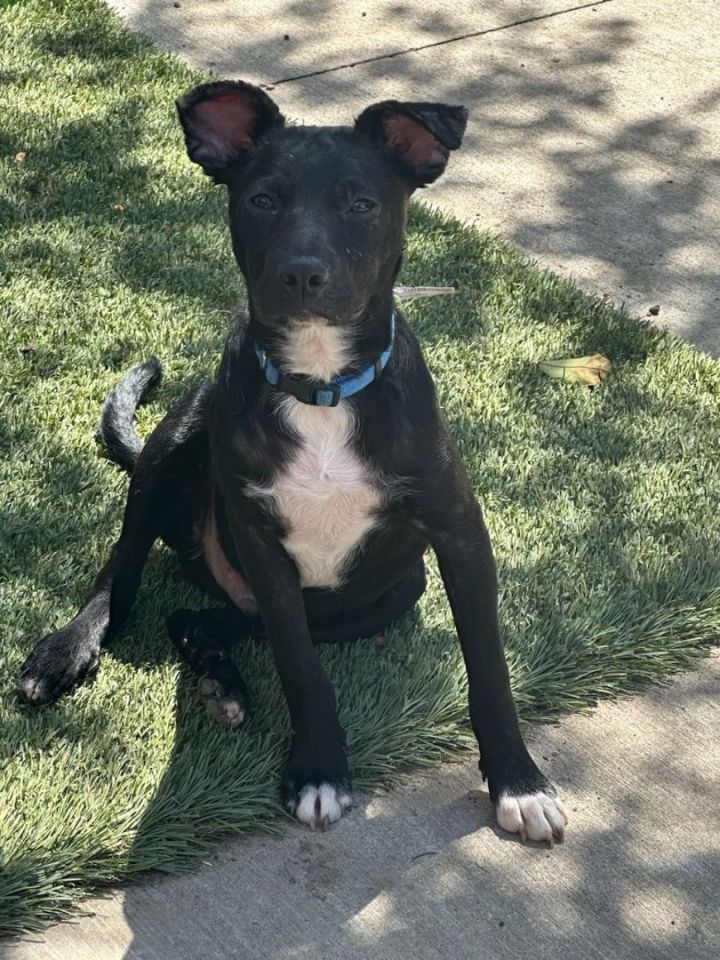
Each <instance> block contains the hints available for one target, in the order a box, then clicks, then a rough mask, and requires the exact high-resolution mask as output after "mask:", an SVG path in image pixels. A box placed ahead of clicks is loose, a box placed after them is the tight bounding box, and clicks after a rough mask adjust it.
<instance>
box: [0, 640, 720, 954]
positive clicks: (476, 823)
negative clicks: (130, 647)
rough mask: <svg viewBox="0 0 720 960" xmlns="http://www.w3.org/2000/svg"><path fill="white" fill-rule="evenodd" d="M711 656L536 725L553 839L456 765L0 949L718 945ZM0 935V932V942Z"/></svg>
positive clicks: (240, 845)
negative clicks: (552, 797)
mask: <svg viewBox="0 0 720 960" xmlns="http://www.w3.org/2000/svg"><path fill="white" fill-rule="evenodd" d="M719 684H720V658H718V657H717V656H716V657H713V658H712V659H711V660H709V661H706V662H704V663H703V664H702V665H701V666H700V667H699V668H698V669H697V670H695V671H693V672H692V673H688V674H685V675H684V676H682V677H680V678H679V679H677V680H676V681H675V682H674V683H673V684H672V685H671V686H670V687H668V688H666V689H662V690H655V691H653V692H652V693H649V694H647V695H645V696H643V697H636V698H634V699H632V700H630V699H627V700H622V701H620V702H618V703H615V704H610V703H605V704H602V705H601V706H600V707H599V708H598V709H597V710H596V711H595V712H594V713H593V714H592V715H586V716H577V715H575V716H572V717H567V718H565V719H563V721H562V723H560V724H559V725H557V726H554V727H536V728H534V730H533V731H532V732H531V736H530V746H531V749H532V750H533V752H534V753H535V755H536V756H537V757H538V758H542V762H543V766H544V768H545V769H546V770H547V772H548V773H550V774H551V775H552V776H553V777H554V778H555V779H556V780H557V781H558V782H559V783H560V784H561V785H562V791H563V796H564V797H565V799H566V801H567V809H568V813H569V816H570V826H569V831H568V836H567V840H566V841H565V843H564V844H563V845H562V846H560V847H555V849H553V850H547V849H545V848H543V847H540V846H530V845H527V846H524V845H522V844H521V843H520V842H519V841H517V840H514V839H512V838H509V837H508V836H507V835H499V834H498V833H497V831H496V830H495V828H494V827H493V825H492V811H491V807H490V802H489V800H488V797H487V793H486V791H485V790H484V789H483V788H481V785H480V778H479V776H478V771H477V767H476V765H475V764H474V763H466V764H453V765H448V766H445V767H443V768H441V769H437V770H434V771H432V772H431V773H427V774H423V775H418V776H414V777H413V778H412V779H411V780H410V781H409V782H408V783H407V785H405V786H403V787H400V788H398V789H396V790H394V791H393V792H392V793H390V794H388V795H386V796H382V795H376V796H369V797H368V796H366V797H360V798H359V803H358V805H357V807H356V808H355V809H354V810H353V812H352V814H351V815H350V816H348V817H346V818H345V819H344V820H342V821H341V822H340V823H339V824H337V825H336V826H335V827H334V828H333V829H332V830H330V831H328V832H327V833H325V834H313V833H310V832H309V831H308V830H307V829H305V828H304V827H300V826H299V825H297V826H294V825H291V826H289V827H288V829H287V832H286V833H285V834H284V835H283V836H282V837H279V838H266V837H248V838H245V839H242V840H237V841H234V842H226V843H224V844H223V845H222V846H221V847H220V848H219V849H218V851H217V853H216V854H215V855H213V856H212V857H211V858H210V859H209V860H208V861H207V862H206V863H205V865H203V866H200V867H199V868H198V869H197V870H196V871H195V872H193V873H192V874H189V875H188V876H185V877H181V878H169V879H168V878H164V879H162V878H161V879H154V880H151V881H150V882H145V883H138V884H133V885H130V886H128V887H126V888H125V889H124V890H121V891H116V892H114V893H113V894H112V895H111V896H109V897H108V898H106V899H102V900H99V899H98V900H92V901H90V902H88V903H87V904H86V905H85V909H86V910H87V911H88V915H87V916H86V917H84V918H83V919H81V920H80V921H79V922H76V923H65V924H60V925H58V926H55V927H52V928H51V929H50V930H49V931H48V932H47V933H46V934H44V935H43V936H41V937H32V938H28V939H27V940H26V941H24V942H22V943H20V944H18V945H15V946H9V945H8V946H6V948H5V949H6V953H2V954H1V955H2V956H3V958H4V960H121V958H123V960H411V958H412V960H438V958H447V960H481V958H485V957H488V958H490V957H492V958H497V960H517V958H519V957H532V958H533V960H717V958H718V956H720V917H719V916H718V909H717V904H718V884H719V881H720V809H719V807H718V782H719V781H720V749H719V748H718V726H719V723H720V705H719V704H718V696H717V694H718V686H719ZM1 951H2V947H0V953H1Z"/></svg>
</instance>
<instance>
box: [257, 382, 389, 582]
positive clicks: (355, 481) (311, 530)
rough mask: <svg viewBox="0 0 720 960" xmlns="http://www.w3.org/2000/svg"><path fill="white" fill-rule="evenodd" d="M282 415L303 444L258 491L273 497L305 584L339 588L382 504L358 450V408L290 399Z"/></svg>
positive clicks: (286, 541)
mask: <svg viewBox="0 0 720 960" xmlns="http://www.w3.org/2000/svg"><path fill="white" fill-rule="evenodd" d="M279 412H280V416H282V417H283V418H284V419H285V420H286V422H287V423H288V424H289V425H290V426H291V427H292V429H293V431H294V432H295V433H296V434H297V437H298V441H299V442H298V445H297V447H296V449H295V450H294V452H293V454H292V456H291V459H290V461H289V462H288V463H287V464H286V465H285V466H284V467H283V468H282V470H281V471H280V472H279V473H278V475H277V477H275V479H274V480H273V482H272V484H271V485H270V486H269V487H264V488H255V489H254V491H253V492H254V493H255V494H256V495H260V496H267V497H271V498H272V500H273V509H274V510H275V512H276V513H277V514H278V515H279V517H280V518H281V520H282V522H283V524H284V526H285V527H286V530H287V535H286V537H285V538H284V540H283V546H284V547H285V549H286V550H287V552H288V553H289V554H290V556H291V557H292V558H293V559H294V560H295V563H296V565H297V568H298V571H299V573H300V581H301V585H302V586H303V587H325V588H332V587H338V586H339V585H340V584H341V583H342V577H343V572H344V570H345V569H346V567H347V563H348V560H349V559H350V557H351V556H352V554H353V552H354V551H355V550H356V549H357V548H358V547H359V545H360V543H361V542H362V540H363V538H364V537H365V536H366V534H367V533H368V532H369V531H370V529H371V528H372V527H373V526H374V524H375V523H376V521H377V510H378V507H379V506H380V502H381V496H380V492H379V489H378V487H377V485H376V484H374V483H373V482H372V477H371V475H370V471H369V469H368V467H367V465H366V464H364V463H362V462H361V460H360V458H359V457H358V456H357V454H356V453H355V451H354V450H353V448H352V444H351V439H352V434H353V430H354V426H355V423H354V416H353V412H352V408H350V407H349V406H348V404H347V403H341V404H340V405H339V406H337V407H332V408H323V407H312V406H308V405H306V404H303V403H301V402H300V401H298V400H296V399H295V398H294V397H285V398H283V399H282V400H281V401H280V411H279Z"/></svg>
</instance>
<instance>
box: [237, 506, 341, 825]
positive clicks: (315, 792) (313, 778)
mask: <svg viewBox="0 0 720 960" xmlns="http://www.w3.org/2000/svg"><path fill="white" fill-rule="evenodd" d="M233 529H234V531H235V532H236V533H235V534H234V537H233V539H234V541H235V544H236V548H237V551H238V555H239V556H240V559H241V562H242V564H243V569H244V571H245V575H246V577H247V580H248V582H249V583H250V585H251V587H252V590H253V593H254V594H255V598H256V600H257V603H258V609H259V612H260V615H261V617H262V619H263V622H264V625H265V630H266V632H267V635H268V638H269V640H270V644H271V647H272V652H273V657H274V659H275V665H276V667H277V671H278V674H279V676H280V683H281V684H282V688H283V692H284V694H285V699H286V701H287V705H288V711H289V713H290V722H291V725H292V747H291V750H290V758H289V760H288V763H287V766H286V768H285V772H284V774H283V779H282V793H283V800H284V802H285V804H286V805H287V807H288V809H289V810H290V812H291V813H293V814H294V815H295V816H296V817H297V818H298V820H301V821H302V822H303V823H307V824H308V825H309V826H310V827H311V828H312V829H315V828H318V827H319V828H321V829H322V828H325V827H327V826H328V825H329V824H331V823H334V822H335V821H336V820H339V819H340V817H341V816H342V815H343V813H345V811H346V810H348V809H349V808H350V806H351V793H350V775H349V772H348V766H347V760H346V757H345V745H344V741H345V737H344V734H343V731H342V728H341V727H340V723H339V720H338V716H337V709H336V705H335V693H334V691H333V688H332V686H331V684H330V681H329V680H328V678H327V677H326V676H325V672H324V671H323V668H322V665H321V663H320V660H319V658H318V655H317V653H316V651H315V649H314V647H313V644H312V640H311V638H310V630H309V627H308V622H307V616H306V613H305V604H304V601H303V596H302V590H301V587H300V579H299V576H298V572H297V568H296V566H295V563H294V562H293V560H292V559H291V557H290V556H289V555H288V554H287V553H286V551H285V550H284V548H283V547H282V545H281V544H280V543H279V542H278V541H277V539H275V538H274V537H273V536H272V535H267V534H266V531H262V532H261V531H258V530H256V529H253V528H252V527H251V526H248V525H247V524H245V525H242V522H241V521H240V520H239V519H238V520H233Z"/></svg>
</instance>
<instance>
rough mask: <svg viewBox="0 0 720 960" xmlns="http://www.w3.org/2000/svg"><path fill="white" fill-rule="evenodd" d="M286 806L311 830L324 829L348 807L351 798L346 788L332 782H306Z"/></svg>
mask: <svg viewBox="0 0 720 960" xmlns="http://www.w3.org/2000/svg"><path fill="white" fill-rule="evenodd" d="M288 806H289V807H290V812H291V813H293V814H295V816H296V817H297V819H298V820H299V821H300V822H301V823H306V824H307V825H308V826H309V827H310V829H311V830H325V829H326V828H327V827H329V826H330V824H331V823H336V822H337V821H338V820H339V819H340V817H341V816H342V815H343V814H344V813H345V811H346V810H349V809H350V807H351V806H352V798H351V796H350V794H349V793H348V792H347V790H346V789H344V788H343V787H340V786H336V785H335V784H332V783H321V784H320V785H319V786H315V785H314V784H308V785H307V786H306V787H303V788H302V790H301V791H300V794H299V796H298V799H297V801H295V802H293V803H290V804H288Z"/></svg>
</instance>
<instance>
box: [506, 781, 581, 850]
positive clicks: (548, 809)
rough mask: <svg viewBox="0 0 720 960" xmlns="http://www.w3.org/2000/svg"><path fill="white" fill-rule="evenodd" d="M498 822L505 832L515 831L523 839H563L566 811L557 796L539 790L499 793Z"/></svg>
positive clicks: (550, 841)
mask: <svg viewBox="0 0 720 960" xmlns="http://www.w3.org/2000/svg"><path fill="white" fill-rule="evenodd" d="M495 809H496V812H497V822H498V824H499V826H501V827H502V828H503V830H507V832H508V833H518V834H520V837H521V839H522V840H547V841H548V843H550V844H552V842H553V840H557V841H558V843H560V842H561V841H562V839H563V835H564V832H565V826H566V824H567V822H568V818H567V814H566V813H565V811H564V810H563V807H562V804H561V803H560V801H559V800H558V799H557V797H551V796H550V795H549V794H547V793H544V792H543V791H541V790H539V791H538V792H537V793H524V794H521V795H520V796H519V797H512V796H510V794H508V793H501V794H500V799H499V800H498V802H497V804H496V807H495Z"/></svg>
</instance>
